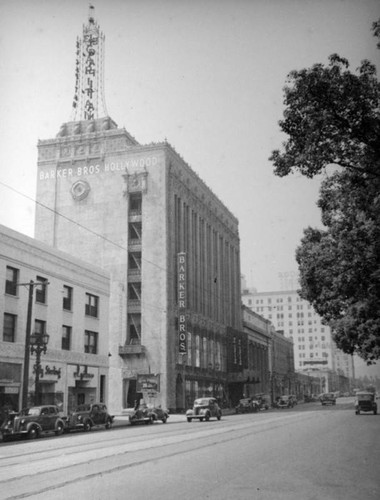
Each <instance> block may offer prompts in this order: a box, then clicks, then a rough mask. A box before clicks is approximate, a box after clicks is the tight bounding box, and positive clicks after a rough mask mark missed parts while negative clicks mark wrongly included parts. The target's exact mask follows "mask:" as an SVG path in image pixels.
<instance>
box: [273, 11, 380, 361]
mask: <svg viewBox="0 0 380 500" xmlns="http://www.w3.org/2000/svg"><path fill="white" fill-rule="evenodd" d="M373 31H374V34H375V36H377V37H380V20H379V22H377V23H374V25H373ZM348 68H349V63H348V61H347V60H346V59H343V58H341V57H340V56H338V55H337V54H334V55H332V56H330V58H329V64H328V65H327V66H324V65H322V64H316V65H314V66H313V67H312V68H311V69H303V70H301V71H292V72H291V73H290V74H289V76H288V81H287V85H286V87H285V89H284V92H285V101H284V103H285V106H286V109H285V111H284V119H283V120H281V121H280V122H279V124H280V127H281V129H282V130H283V131H284V132H285V133H286V134H287V135H288V136H289V138H288V140H287V142H285V143H284V144H283V150H282V151H279V150H276V151H273V153H272V155H271V157H270V160H271V161H272V162H273V164H274V167H275V170H274V171H275V174H276V175H278V176H280V177H282V176H286V175H288V174H290V173H292V172H294V171H298V172H301V173H302V174H303V175H305V176H307V177H310V178H312V177H314V176H315V175H317V174H319V173H321V172H325V171H326V169H327V168H328V169H332V174H330V175H329V176H327V177H325V179H324V180H323V182H322V185H321V190H320V198H319V200H318V206H319V207H320V209H321V213H322V223H323V225H324V229H323V230H321V229H314V228H310V227H309V228H307V229H305V230H304V236H303V238H302V240H301V244H300V246H299V247H298V248H297V250H296V260H297V263H298V266H299V271H300V280H301V290H300V295H301V297H302V298H304V299H306V300H308V301H309V302H310V303H311V304H312V305H313V306H314V308H315V310H316V311H317V312H318V313H319V314H320V315H321V316H322V317H323V318H324V320H325V321H326V322H327V323H328V324H329V325H330V326H331V327H332V331H333V336H334V340H335V342H336V344H337V346H338V347H339V348H341V349H342V350H343V351H344V352H346V353H349V354H353V353H357V354H358V355H359V356H361V357H362V358H363V359H365V360H366V361H367V362H368V364H370V363H371V362H372V361H374V360H377V359H379V358H380V84H379V82H378V80H377V78H376V68H375V66H374V65H372V64H371V63H370V62H369V61H363V62H362V63H361V65H360V67H359V68H358V70H357V73H358V74H353V73H351V72H350V71H349V69H348Z"/></svg>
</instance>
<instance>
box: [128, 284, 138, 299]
mask: <svg viewBox="0 0 380 500" xmlns="http://www.w3.org/2000/svg"><path fill="white" fill-rule="evenodd" d="M128 299H129V300H141V283H140V282H137V283H128Z"/></svg>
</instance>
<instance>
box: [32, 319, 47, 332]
mask: <svg viewBox="0 0 380 500" xmlns="http://www.w3.org/2000/svg"><path fill="white" fill-rule="evenodd" d="M34 333H36V334H37V335H44V334H45V333H46V321H41V320H40V319H36V320H34Z"/></svg>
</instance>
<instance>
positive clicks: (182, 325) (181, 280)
mask: <svg viewBox="0 0 380 500" xmlns="http://www.w3.org/2000/svg"><path fill="white" fill-rule="evenodd" d="M177 261H178V268H177V271H178V278H177V291H178V351H179V353H180V354H186V352H187V339H186V307H187V306H186V301H187V296H186V291H187V290H186V286H187V280H186V253H185V252H180V253H179V254H178V256H177Z"/></svg>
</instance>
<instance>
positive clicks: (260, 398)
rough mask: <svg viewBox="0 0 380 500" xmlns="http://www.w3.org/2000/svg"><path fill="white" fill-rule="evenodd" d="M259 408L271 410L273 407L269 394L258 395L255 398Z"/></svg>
mask: <svg viewBox="0 0 380 500" xmlns="http://www.w3.org/2000/svg"><path fill="white" fill-rule="evenodd" d="M253 399H254V400H255V401H256V403H257V404H258V406H259V410H269V408H270V407H271V398H270V395H269V394H256V396H254V397H253Z"/></svg>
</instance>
